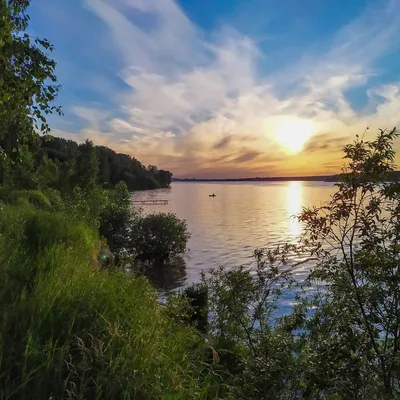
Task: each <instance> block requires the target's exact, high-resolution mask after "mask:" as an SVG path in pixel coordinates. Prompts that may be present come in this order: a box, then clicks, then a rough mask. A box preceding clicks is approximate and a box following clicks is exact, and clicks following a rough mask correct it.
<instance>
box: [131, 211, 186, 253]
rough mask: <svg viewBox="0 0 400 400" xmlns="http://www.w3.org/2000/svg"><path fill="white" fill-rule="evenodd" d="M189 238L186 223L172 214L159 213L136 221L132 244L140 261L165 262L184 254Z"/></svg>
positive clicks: (132, 233) (132, 232) (132, 231)
mask: <svg viewBox="0 0 400 400" xmlns="http://www.w3.org/2000/svg"><path fill="white" fill-rule="evenodd" d="M189 238H190V233H189V232H188V229H187V225H186V221H184V220H180V219H179V218H178V217H177V216H176V215H175V214H172V213H168V214H164V213H158V214H150V215H147V216H144V217H140V218H137V219H136V220H135V221H134V224H133V227H132V230H131V241H130V244H131V245H132V247H133V248H134V252H135V253H136V256H137V258H138V259H140V260H151V261H164V260H166V259H168V258H170V257H174V256H177V255H179V254H182V253H184V252H185V251H186V246H187V242H188V240H189Z"/></svg>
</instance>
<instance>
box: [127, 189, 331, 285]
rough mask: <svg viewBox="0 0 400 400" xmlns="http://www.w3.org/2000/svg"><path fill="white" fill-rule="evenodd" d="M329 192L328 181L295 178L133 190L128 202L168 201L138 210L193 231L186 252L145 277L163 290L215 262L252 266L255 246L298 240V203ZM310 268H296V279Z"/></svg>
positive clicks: (317, 201)
mask: <svg viewBox="0 0 400 400" xmlns="http://www.w3.org/2000/svg"><path fill="white" fill-rule="evenodd" d="M334 192H335V187H334V184H333V183H328V182H299V181H290V182H205V183H200V182H174V183H172V185H171V188H170V189H160V190H153V191H143V192H136V193H134V194H133V198H132V199H133V200H168V205H157V206H154V205H146V206H141V208H142V210H143V212H144V213H151V212H173V213H175V214H176V215H177V216H178V217H179V218H182V219H185V220H186V221H187V225H188V229H189V231H190V233H191V234H192V237H191V239H190V241H189V245H188V247H189V249H190V250H189V252H188V254H187V255H185V256H184V257H183V258H182V259H179V260H175V261H174V263H173V265H171V266H168V268H165V269H162V270H159V271H157V272H155V271H152V274H151V276H149V278H150V280H151V281H152V282H153V283H154V284H155V285H156V286H157V287H158V289H159V290H160V291H161V292H165V291H169V290H174V289H176V288H179V287H181V286H183V285H186V284H190V283H194V282H199V280H200V273H201V271H202V270H208V269H210V268H211V267H215V266H217V265H224V266H226V267H229V268H231V267H234V266H239V265H245V266H247V267H249V268H251V267H252V265H254V258H253V251H254V250H255V249H257V248H261V247H276V246H277V245H279V244H284V243H288V242H290V243H295V242H297V240H298V239H299V237H300V236H301V234H302V229H303V227H302V225H301V224H300V223H299V222H298V221H297V220H296V218H294V217H293V216H294V215H296V214H298V213H299V212H301V210H302V207H306V206H320V205H322V204H323V203H325V202H327V201H328V200H329V199H330V196H331V195H332V194H333V193H334ZM210 194H215V195H216V196H215V197H209V195H210ZM311 267H312V265H310V264H303V265H302V266H301V267H300V268H299V269H296V272H295V277H296V279H298V280H302V279H303V278H304V277H305V275H306V274H307V273H308V272H309V270H310V268H311Z"/></svg>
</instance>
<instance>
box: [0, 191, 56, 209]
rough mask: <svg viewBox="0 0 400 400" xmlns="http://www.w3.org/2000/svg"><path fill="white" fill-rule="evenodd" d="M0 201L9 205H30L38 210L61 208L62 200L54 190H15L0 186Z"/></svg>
mask: <svg viewBox="0 0 400 400" xmlns="http://www.w3.org/2000/svg"><path fill="white" fill-rule="evenodd" d="M0 201H1V202H3V203H6V204H11V205H30V206H32V207H33V208H36V209H40V210H48V211H51V210H61V209H62V208H63V201H62V200H61V197H60V194H59V193H58V192H57V191H56V190H52V189H47V190H45V191H41V190H15V189H13V188H10V187H0Z"/></svg>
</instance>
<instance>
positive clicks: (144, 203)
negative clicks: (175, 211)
mask: <svg viewBox="0 0 400 400" xmlns="http://www.w3.org/2000/svg"><path fill="white" fill-rule="evenodd" d="M132 203H133V204H141V205H142V206H159V205H163V206H164V205H167V204H168V200H133V201H132Z"/></svg>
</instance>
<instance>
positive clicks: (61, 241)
mask: <svg viewBox="0 0 400 400" xmlns="http://www.w3.org/2000/svg"><path fill="white" fill-rule="evenodd" d="M98 243H99V241H98V237H97V233H96V232H95V231H93V230H92V229H90V228H88V227H87V226H85V225H83V224H76V223H73V222H72V221H71V220H70V219H69V218H68V216H67V215H64V214H61V213H50V212H46V211H40V210H35V209H33V208H30V207H21V206H19V207H15V206H8V207H4V208H3V209H2V210H1V215H0V313H1V315H0V321H1V327H0V329H1V330H0V399H22V400H24V399H51V398H52V399H206V398H212V395H211V394H210V391H209V387H208V384H207V371H206V370H205V368H204V367H203V364H202V363H201V357H202V352H203V349H204V344H203V342H202V340H201V339H200V337H199V336H198V335H197V333H196V332H195V331H194V330H192V329H191V328H189V327H183V326H181V325H178V324H177V323H175V322H173V321H172V320H171V319H169V318H168V317H167V316H166V315H165V313H164V312H163V310H162V309H161V308H160V307H159V306H158V304H157V298H156V294H155V292H154V291H153V289H152V288H151V286H150V285H149V284H148V283H147V281H146V280H144V279H139V278H128V277H126V276H125V275H123V274H122V273H120V272H117V271H104V270H100V269H99V268H98V266H97V263H96V261H95V260H96V255H97V254H96V253H97V250H98ZM200 375H201V377H202V379H199V378H200Z"/></svg>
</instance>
